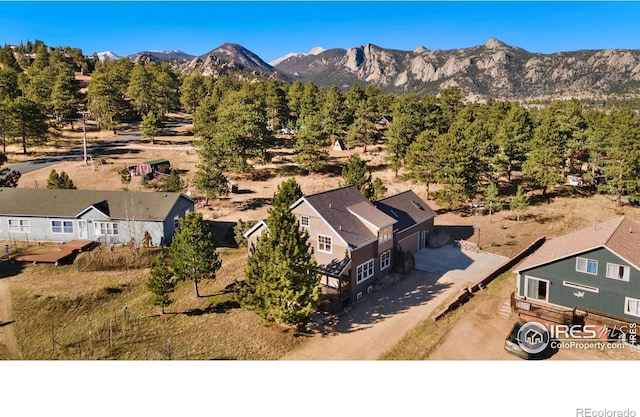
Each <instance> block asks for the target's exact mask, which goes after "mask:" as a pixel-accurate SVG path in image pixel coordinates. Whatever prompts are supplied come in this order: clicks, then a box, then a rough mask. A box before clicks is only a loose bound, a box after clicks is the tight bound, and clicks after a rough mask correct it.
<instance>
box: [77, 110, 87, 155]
mask: <svg viewBox="0 0 640 417" xmlns="http://www.w3.org/2000/svg"><path fill="white" fill-rule="evenodd" d="M78 113H80V114H81V115H82V145H83V147H82V149H83V150H84V164H85V165H87V127H86V126H85V122H84V118H85V116H86V115H87V114H89V112H88V111H79V112H78Z"/></svg>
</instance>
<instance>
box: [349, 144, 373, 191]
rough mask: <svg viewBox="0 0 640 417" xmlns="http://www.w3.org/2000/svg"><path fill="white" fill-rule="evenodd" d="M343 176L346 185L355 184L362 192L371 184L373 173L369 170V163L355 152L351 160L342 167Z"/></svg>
mask: <svg viewBox="0 0 640 417" xmlns="http://www.w3.org/2000/svg"><path fill="white" fill-rule="evenodd" d="M342 178H343V179H344V183H345V185H353V186H355V187H356V188H357V189H358V190H360V191H361V192H364V190H365V189H366V188H367V187H368V186H369V185H370V184H371V174H370V173H368V172H367V164H366V162H365V161H363V160H362V158H360V155H358V154H357V153H354V154H353V155H351V158H349V162H347V165H345V166H344V167H343V168H342Z"/></svg>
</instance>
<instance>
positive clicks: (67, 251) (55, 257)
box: [14, 240, 95, 265]
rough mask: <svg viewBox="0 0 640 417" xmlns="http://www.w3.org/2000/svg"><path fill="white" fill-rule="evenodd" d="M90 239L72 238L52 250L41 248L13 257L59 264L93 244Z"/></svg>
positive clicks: (18, 260) (22, 260)
mask: <svg viewBox="0 0 640 417" xmlns="http://www.w3.org/2000/svg"><path fill="white" fill-rule="evenodd" d="M94 243H95V242H93V241H92V240H72V241H69V242H65V243H63V244H61V245H60V246H58V247H57V248H54V249H53V250H51V249H49V250H47V249H41V250H36V251H33V252H30V253H25V254H22V255H18V256H16V257H15V258H14V260H15V261H17V262H33V263H51V264H56V265H57V264H59V263H61V262H63V261H65V260H68V259H69V258H71V257H73V255H75V254H76V253H78V252H82V251H84V250H86V249H87V248H89V247H90V246H91V245H93V244H94Z"/></svg>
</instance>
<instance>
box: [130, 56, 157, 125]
mask: <svg viewBox="0 0 640 417" xmlns="http://www.w3.org/2000/svg"><path fill="white" fill-rule="evenodd" d="M148 66H149V67H155V66H156V64H155V63H154V62H151V63H149V64H148ZM153 72H154V70H150V69H147V65H145V64H143V63H142V62H138V63H136V64H135V66H134V67H133V69H132V70H131V73H130V74H129V85H128V88H127V97H130V98H131V100H132V102H133V105H134V107H135V109H136V110H137V111H138V114H147V113H149V112H150V111H152V110H156V109H157V103H156V94H155V91H154V74H153Z"/></svg>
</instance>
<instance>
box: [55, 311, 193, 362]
mask: <svg viewBox="0 0 640 417" xmlns="http://www.w3.org/2000/svg"><path fill="white" fill-rule="evenodd" d="M144 318H145V317H141V316H140V314H139V313H138V312H137V311H135V310H134V309H131V308H128V307H127V306H124V307H123V308H122V309H120V310H118V311H113V312H112V313H111V314H110V315H109V317H108V318H105V317H102V318H100V319H95V318H92V317H90V316H88V315H87V316H84V317H82V318H81V319H80V320H79V322H81V323H79V324H75V325H68V324H56V323H51V357H52V358H54V359H60V360H71V359H77V360H110V359H137V360H143V359H144V360H186V359H189V351H188V348H187V346H185V345H182V344H179V343H176V342H175V341H174V340H172V338H171V336H170V335H168V334H166V333H163V332H159V331H157V330H154V329H153V328H151V327H149V326H145V324H144V322H145V320H144Z"/></svg>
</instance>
